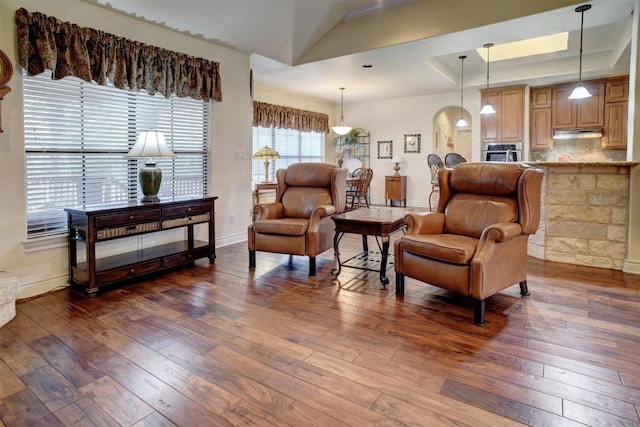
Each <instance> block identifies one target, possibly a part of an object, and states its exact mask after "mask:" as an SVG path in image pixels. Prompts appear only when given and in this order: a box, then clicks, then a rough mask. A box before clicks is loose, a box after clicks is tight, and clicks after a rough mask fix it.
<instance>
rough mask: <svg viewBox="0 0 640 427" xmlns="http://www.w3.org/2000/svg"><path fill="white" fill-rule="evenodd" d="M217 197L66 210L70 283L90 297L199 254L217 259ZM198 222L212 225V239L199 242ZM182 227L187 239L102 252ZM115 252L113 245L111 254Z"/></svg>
mask: <svg viewBox="0 0 640 427" xmlns="http://www.w3.org/2000/svg"><path fill="white" fill-rule="evenodd" d="M216 199H217V197H205V198H202V199H193V200H182V201H171V202H158V203H131V204H125V205H109V206H97V207H92V208H82V209H79V208H78V209H76V208H65V211H66V212H67V219H68V225H69V282H70V284H71V286H72V288H79V289H81V290H83V291H84V293H85V294H86V295H88V296H94V295H95V294H96V293H97V292H98V290H99V289H100V288H101V287H103V286H106V285H111V284H115V283H118V282H121V281H124V280H129V279H133V278H136V277H139V276H142V275H145V274H149V273H153V272H157V271H161V270H165V269H168V268H172V267H176V266H179V265H183V264H188V263H191V262H193V261H194V260H196V259H198V258H204V257H208V258H209V259H210V260H211V261H213V260H214V258H215V231H214V217H215V215H214V213H215V211H214V202H215V200H216ZM197 224H205V225H206V226H207V227H208V241H200V240H195V238H194V234H195V233H194V226H195V225H197ZM178 228H184V229H185V230H184V235H185V237H184V239H183V240H177V241H173V242H170V243H166V244H163V245H158V246H148V247H143V248H141V249H140V248H137V247H136V248H135V249H134V250H131V251H126V250H125V251H123V253H118V254H116V255H106V256H105V255H104V254H101V252H102V251H101V249H102V248H101V246H102V245H104V244H105V243H106V242H108V241H114V240H116V239H121V238H124V237H131V236H141V235H144V234H149V233H156V232H160V231H165V230H171V229H178ZM111 246H113V244H112V245H111ZM143 246H144V245H143ZM79 249H80V250H79ZM81 249H84V251H82V250H81ZM113 250H114V248H113V247H112V248H111V249H110V250H109V252H111V251H113ZM79 255H80V256H79ZM101 255H102V256H101Z"/></svg>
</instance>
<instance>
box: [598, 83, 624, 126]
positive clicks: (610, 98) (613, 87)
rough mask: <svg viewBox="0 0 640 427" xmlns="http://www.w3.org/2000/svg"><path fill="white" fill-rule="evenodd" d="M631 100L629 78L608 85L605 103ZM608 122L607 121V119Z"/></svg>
mask: <svg viewBox="0 0 640 427" xmlns="http://www.w3.org/2000/svg"><path fill="white" fill-rule="evenodd" d="M628 100H629V78H628V77H625V78H622V79H616V80H613V81H610V82H607V83H606V90H605V98H604V101H605V102H620V101H628ZM605 120H606V119H605Z"/></svg>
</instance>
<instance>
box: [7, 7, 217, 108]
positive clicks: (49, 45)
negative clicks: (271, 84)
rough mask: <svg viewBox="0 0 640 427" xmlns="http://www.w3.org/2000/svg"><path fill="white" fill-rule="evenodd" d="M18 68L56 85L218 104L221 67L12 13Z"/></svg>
mask: <svg viewBox="0 0 640 427" xmlns="http://www.w3.org/2000/svg"><path fill="white" fill-rule="evenodd" d="M16 26H17V36H18V62H19V63H20V65H21V66H22V67H23V68H25V69H26V70H27V73H29V75H36V74H40V73H42V72H43V71H44V70H51V71H52V72H53V78H54V79H56V80H58V79H61V78H63V77H66V76H75V77H78V78H81V79H82V80H84V81H87V82H91V81H93V82H96V83H98V84H100V85H106V84H107V82H111V83H112V84H113V85H114V86H115V87H117V88H119V89H126V88H128V89H131V90H135V91H139V90H140V89H144V90H146V91H147V92H148V93H149V94H151V95H153V94H155V93H156V92H160V93H162V94H163V95H164V96H166V97H169V96H171V95H172V94H175V95H177V96H179V97H187V96H188V97H191V98H195V99H201V100H204V101H208V100H210V99H213V100H214V101H222V83H221V81H220V64H218V63H217V62H214V61H209V60H205V59H202V58H196V57H193V56H188V55H185V54H182V53H177V52H173V51H170V50H165V49H161V48H159V47H155V46H150V45H146V44H144V43H140V42H136V41H132V40H128V39H125V38H122V37H118V36H115V35H113V34H109V33H105V32H103V31H98V30H94V29H92V28H86V27H80V26H78V25H76V24H71V23H69V22H62V21H60V20H58V19H56V18H53V17H48V16H46V15H43V14H42V13H38V12H34V13H29V12H28V11H27V10H25V9H24V8H20V9H18V10H17V11H16Z"/></svg>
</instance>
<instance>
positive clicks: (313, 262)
mask: <svg viewBox="0 0 640 427" xmlns="http://www.w3.org/2000/svg"><path fill="white" fill-rule="evenodd" d="M315 275H316V257H309V277H312V276H315Z"/></svg>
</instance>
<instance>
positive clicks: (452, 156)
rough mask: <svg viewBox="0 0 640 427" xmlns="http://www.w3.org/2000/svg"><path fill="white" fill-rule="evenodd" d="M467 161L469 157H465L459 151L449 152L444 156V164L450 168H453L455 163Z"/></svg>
mask: <svg viewBox="0 0 640 427" xmlns="http://www.w3.org/2000/svg"><path fill="white" fill-rule="evenodd" d="M466 161H467V159H465V158H464V157H462V156H461V155H460V154H458V153H447V155H446V156H444V164H445V166H446V167H448V168H452V167H454V166H455V165H457V164H460V163H464V162H466Z"/></svg>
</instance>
